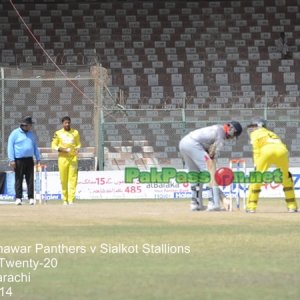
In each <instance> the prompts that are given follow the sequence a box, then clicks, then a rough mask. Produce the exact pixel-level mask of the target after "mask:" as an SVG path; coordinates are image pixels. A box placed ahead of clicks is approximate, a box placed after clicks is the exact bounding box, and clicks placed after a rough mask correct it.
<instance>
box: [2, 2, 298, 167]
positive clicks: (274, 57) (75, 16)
mask: <svg viewBox="0 0 300 300" xmlns="http://www.w3.org/2000/svg"><path fill="white" fill-rule="evenodd" d="M16 7H17V8H18V9H19V12H20V14H21V15H22V17H23V18H24V20H25V22H26V23H27V24H28V25H29V27H30V28H31V29H32V31H33V33H34V35H35V36H36V38H37V40H38V41H39V42H40V43H41V44H42V45H43V46H44V47H45V49H46V50H47V52H48V55H49V56H48V55H46V54H45V53H44V52H43V51H41V49H40V48H39V45H38V44H37V42H36V41H35V40H34V39H33V38H32V37H31V36H30V35H29V34H28V32H27V29H26V28H25V27H24V25H23V24H21V22H20V20H19V18H18V16H17V15H16V13H15V11H14V10H13V8H12V7H11V5H10V4H9V2H4V3H1V4H0V53H1V55H0V66H3V67H13V68H16V71H15V72H13V73H12V74H10V75H12V76H19V78H21V77H22V76H23V77H24V76H26V74H29V73H30V72H29V71H28V72H29V73H26V71H24V72H23V73H22V70H29V69H33V70H34V69H39V68H40V69H39V70H40V71H41V68H42V70H44V71H45V70H47V72H48V71H49V70H51V66H52V63H51V59H53V60H54V61H55V62H56V63H57V64H58V65H59V66H60V67H62V68H63V69H64V70H68V68H72V67H75V68H76V66H78V65H80V66H81V68H79V69H78V70H77V71H76V72H77V73H78V74H76V75H75V76H77V75H78V76H81V78H82V77H83V74H89V67H90V66H91V65H94V64H95V63H97V62H98V63H101V65H102V66H103V67H104V68H106V69H107V70H108V73H109V74H108V75H109V83H108V88H109V90H110V92H111V93H112V94H113V95H116V94H118V93H119V92H120V91H122V92H123V95H124V96H123V98H122V99H123V101H124V103H123V104H124V106H125V107H126V108H131V109H137V108H143V109H147V108H149V109H151V108H152V109H157V108H164V109H171V108H182V107H184V106H185V107H186V108H187V111H186V120H187V121H188V123H187V125H186V129H185V131H183V130H181V128H173V127H172V126H171V125H175V124H176V123H175V124H174V122H175V121H176V118H178V117H177V116H174V115H172V113H171V112H170V113H169V116H168V117H167V116H164V117H162V118H161V119H158V118H156V117H155V116H151V115H150V116H149V115H147V114H146V115H145V116H144V118H145V124H146V122H148V124H147V125H145V124H142V125H139V126H138V128H127V129H126V130H125V131H124V129H122V126H123V125H122V126H120V125H118V124H117V122H118V121H117V120H118V118H116V119H112V120H110V119H109V118H108V120H107V121H111V122H112V123H115V124H114V128H110V126H111V124H109V125H108V126H107V127H105V132H104V134H105V147H106V148H105V149H106V153H105V155H106V156H105V157H106V158H107V160H108V162H107V163H108V165H109V166H110V167H114V168H120V166H121V165H122V163H129V162H130V163H139V164H140V163H143V161H142V159H146V158H147V160H146V162H147V165H149V164H151V163H153V164H156V163H157V161H158V160H159V161H160V162H162V161H165V162H166V163H179V164H180V163H181V160H180V157H179V156H178V151H177V150H175V149H176V147H177V144H178V141H179V139H180V137H181V136H182V135H183V134H184V133H185V132H186V131H187V130H191V129H193V128H195V126H198V125H199V126H202V125H203V124H206V123H207V124H210V123H213V122H223V121H224V120H228V119H232V118H233V117H234V118H235V119H240V120H241V121H242V122H244V123H245V124H246V122H247V121H248V120H250V119H251V118H253V117H256V116H258V115H262V114H263V113H264V112H263V108H264V107H265V105H266V104H267V105H268V106H269V107H272V108H274V109H275V108H276V107H279V108H282V109H287V111H288V113H289V112H293V111H297V109H298V108H297V107H298V106H299V85H298V83H299V80H300V72H299V60H300V50H299V46H300V42H299V37H298V35H299V31H300V26H299V25H298V23H299V19H300V9H299V7H300V1H299V0H289V1H280V0H278V1H276V2H274V1H263V0H256V1H251V3H249V2H247V1H177V2H171V1H167V2H165V1H160V2H155V3H154V1H137V0H131V1H126V2H122V1H101V2H99V1H93V0H89V1H85V2H84V3H83V2H78V1H66V2H62V1H56V0H52V1H46V0H45V1H39V3H34V1H18V3H17V4H16ZM281 31H284V32H286V35H287V37H288V42H289V45H290V50H291V57H290V58H289V59H284V60H282V59H281V54H280V53H278V51H277V48H276V46H275V40H276V39H277V38H278V37H279V34H280V32H281ZM49 72H50V71H49ZM47 74H48V73H47ZM47 74H46V73H43V72H42V71H41V73H39V74H36V75H35V76H41V77H43V76H44V77H47V76H48V75H47ZM51 74H57V73H55V71H53V70H52V71H51ZM7 75H9V74H7ZM30 76H31V75H30ZM72 76H73V75H72ZM7 84H8V88H9V95H12V96H11V101H10V103H7V105H6V108H5V119H7V122H6V124H7V125H6V134H7V133H8V132H9V131H10V130H11V129H12V128H13V127H14V126H15V122H16V120H17V119H18V118H20V117H21V114H22V111H26V112H28V113H32V115H33V117H34V118H35V119H37V124H38V125H37V134H38V137H39V141H40V143H41V145H42V146H43V147H47V146H49V143H50V140H51V134H52V131H53V129H54V128H55V127H56V126H57V124H59V119H60V117H61V116H62V115H64V114H71V115H72V120H73V124H74V125H76V126H77V127H78V128H79V129H80V130H81V131H82V137H83V143H84V145H86V146H95V144H94V143H95V140H94V138H93V135H94V132H95V130H94V127H93V126H94V125H91V124H93V121H92V119H93V116H94V111H93V104H92V103H88V100H87V99H86V98H84V99H82V96H81V95H80V94H79V93H78V91H77V90H76V89H75V88H74V87H72V86H70V84H68V83H63V81H59V80H57V81H56V82H55V85H54V86H53V84H52V85H51V84H50V83H49V82H48V81H46V80H45V81H22V84H21V85H18V84H16V82H15V81H13V80H12V81H10V82H8V83H7ZM78 84H79V82H78ZM80 84H82V86H81V87H82V88H83V89H84V90H85V91H87V93H88V94H89V95H90V96H92V97H94V91H93V84H92V83H87V84H85V81H82V82H80ZM30 95H36V96H34V98H33V100H32V101H31V102H30V103H28V98H30ZM55 99H57V100H55ZM74 99H76V104H75V103H74ZM71 108H72V110H71ZM248 108H254V109H255V110H247V109H248ZM208 109H209V110H208ZM229 109H233V111H231V113H230V110H229ZM199 112H200V115H198V113H199ZM139 113H140V112H139ZM202 113H203V115H201V114H202ZM272 114H273V113H272V110H270V111H268V118H270V119H271V121H274V122H275V121H276V122H279V123H280V124H277V123H274V125H276V126H275V127H276V130H278V133H279V134H281V135H282V136H283V137H284V138H285V139H286V140H287V143H288V145H291V146H292V149H291V150H292V152H291V153H292V156H294V157H296V156H297V155H299V154H300V152H299V149H298V148H297V147H296V145H298V144H297V138H298V136H297V135H296V130H287V131H284V130H283V129H284V128H285V124H284V120H282V119H280V114H281V113H280V111H279V110H276V111H275V110H274V114H273V115H272ZM286 115H288V116H289V118H291V119H293V120H295V119H296V115H289V114H286ZM139 118H143V116H142V115H139ZM45 119H47V121H45ZM199 119H201V120H202V121H203V122H206V123H201V124H198V123H197V121H198V120H199ZM136 120H137V119H135V121H136ZM142 120H143V119H142ZM129 121H130V120H129ZM286 121H287V120H286ZM155 122H158V124H159V122H162V124H161V127H160V128H151V126H152V125H153V124H154V123H155ZM189 122H191V123H189ZM40 124H41V125H40ZM42 124H46V125H45V127H43V126H42ZM86 125H91V126H88V127H86ZM150 125H151V126H150ZM277 125H278V127H277ZM39 126H40V127H39ZM49 126H50V127H49ZM123 128H124V126H123ZM290 128H291V129H292V126H291V127H290ZM159 131H162V133H161V134H160V133H159ZM163 137H164V138H163ZM139 140H140V141H143V142H145V147H148V148H145V149H146V150H147V151H144V150H145V149H142V148H141V149H140V150H139V151H136V152H135V151H133V150H132V148H130V149H131V152H130V151H123V150H124V148H122V147H127V146H128V147H131V146H132V145H131V144H130V142H131V141H139ZM116 141H124V145H123V144H122V145H119V146H118V147H119V148H116V147H117V146H113V143H114V142H116ZM126 143H127V144H126ZM247 143H248V142H247V139H246V136H245V137H244V138H243V139H242V140H241V142H239V144H238V145H236V146H228V147H227V148H225V149H224V153H222V155H224V156H229V155H230V156H236V157H250V156H251V149H250V148H249V145H248V144H247ZM126 149H127V148H126ZM111 151H113V152H111ZM151 151H152V156H151V155H150V153H151ZM116 153H118V155H116ZM135 155H136V157H138V158H137V159H136V158H135ZM118 160H120V162H118ZM144 163H145V162H144Z"/></svg>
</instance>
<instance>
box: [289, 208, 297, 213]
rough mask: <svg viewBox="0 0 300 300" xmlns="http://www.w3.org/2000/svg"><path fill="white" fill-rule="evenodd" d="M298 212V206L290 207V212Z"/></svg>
mask: <svg viewBox="0 0 300 300" xmlns="http://www.w3.org/2000/svg"><path fill="white" fill-rule="evenodd" d="M296 212H298V209H297V208H288V213H296Z"/></svg>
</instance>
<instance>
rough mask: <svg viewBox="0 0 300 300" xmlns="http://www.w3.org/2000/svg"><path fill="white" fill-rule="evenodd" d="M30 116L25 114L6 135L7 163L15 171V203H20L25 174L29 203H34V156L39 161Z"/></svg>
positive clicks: (38, 152)
mask: <svg viewBox="0 0 300 300" xmlns="http://www.w3.org/2000/svg"><path fill="white" fill-rule="evenodd" d="M32 124H34V122H33V121H32V117H30V116H26V117H24V118H23V119H22V120H21V121H20V127H19V128H16V129H15V130H13V131H12V132H11V134H10V135H9V137H8V144H7V153H8V159H9V164H10V166H11V167H12V168H13V170H14V171H15V191H16V205H22V197H23V190H22V183H23V177H24V175H25V180H26V184H27V193H28V199H29V204H30V205H34V204H35V199H34V157H35V159H36V163H37V164H39V163H40V157H41V156H40V151H39V149H38V147H37V140H36V136H35V134H34V133H33V132H32V131H31V129H32Z"/></svg>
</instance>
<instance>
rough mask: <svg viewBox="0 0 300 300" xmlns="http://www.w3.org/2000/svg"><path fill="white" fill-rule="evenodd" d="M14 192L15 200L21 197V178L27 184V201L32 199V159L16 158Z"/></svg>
mask: <svg viewBox="0 0 300 300" xmlns="http://www.w3.org/2000/svg"><path fill="white" fill-rule="evenodd" d="M15 162H16V169H15V190H16V198H19V199H22V197H23V188H22V184H23V178H24V176H25V180H26V184H27V193H28V199H30V198H34V183H33V182H34V161H33V158H32V157H24V158H16V159H15Z"/></svg>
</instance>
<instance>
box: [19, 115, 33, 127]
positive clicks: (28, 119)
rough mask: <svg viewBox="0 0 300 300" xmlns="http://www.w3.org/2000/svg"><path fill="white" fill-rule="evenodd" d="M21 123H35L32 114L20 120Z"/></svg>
mask: <svg viewBox="0 0 300 300" xmlns="http://www.w3.org/2000/svg"><path fill="white" fill-rule="evenodd" d="M20 124H21V125H32V124H34V122H33V121H32V117H31V116H26V117H24V118H23V119H22V120H21V121H20Z"/></svg>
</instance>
